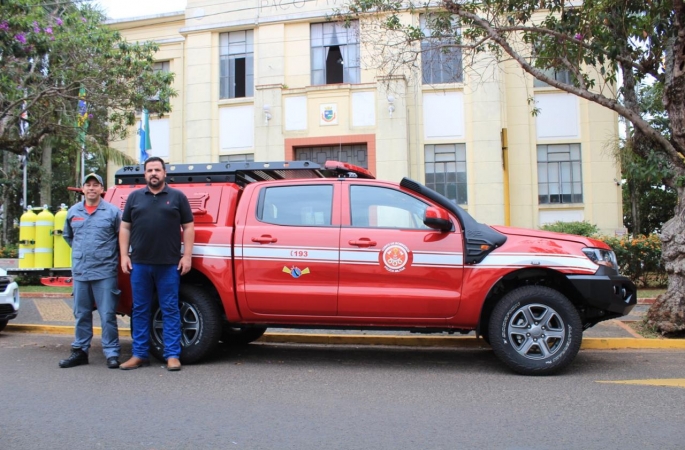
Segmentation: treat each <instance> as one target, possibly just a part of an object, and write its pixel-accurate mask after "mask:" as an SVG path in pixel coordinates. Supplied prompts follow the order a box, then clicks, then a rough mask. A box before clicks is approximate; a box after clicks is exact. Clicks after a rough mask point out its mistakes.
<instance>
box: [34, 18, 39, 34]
mask: <svg viewBox="0 0 685 450" xmlns="http://www.w3.org/2000/svg"><path fill="white" fill-rule="evenodd" d="M33 32H34V33H40V27H39V26H38V22H36V21H34V22H33Z"/></svg>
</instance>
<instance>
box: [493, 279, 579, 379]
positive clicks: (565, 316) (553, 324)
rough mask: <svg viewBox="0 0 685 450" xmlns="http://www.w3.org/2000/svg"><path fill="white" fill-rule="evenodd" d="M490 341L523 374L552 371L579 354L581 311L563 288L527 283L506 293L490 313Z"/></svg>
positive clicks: (543, 373)
mask: <svg viewBox="0 0 685 450" xmlns="http://www.w3.org/2000/svg"><path fill="white" fill-rule="evenodd" d="M489 334H490V345H491V346H492V349H493V351H494V352H495V355H497V357H498V358H499V359H500V360H502V362H504V363H505V364H506V365H507V366H509V368H511V369H512V370H514V371H515V372H518V373H520V374H523V375H550V374H553V373H555V372H558V371H559V370H561V369H563V368H565V367H566V366H568V365H569V364H570V363H571V362H572V361H573V359H574V358H575V357H576V355H577V354H578V350H580V343H581V341H582V336H583V330H582V324H581V321H580V317H579V315H578V311H577V310H576V308H575V307H574V306H573V304H572V303H571V302H570V301H569V300H568V299H567V298H566V297H565V296H564V295H562V294H561V293H560V292H558V291H555V290H554V289H551V288H548V287H545V286H524V287H520V288H518V289H515V290H513V291H511V292H509V293H508V294H507V295H505V296H504V297H503V298H502V300H500V302H499V303H498V304H497V306H495V309H494V310H493V312H492V316H490V324H489Z"/></svg>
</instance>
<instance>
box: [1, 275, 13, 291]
mask: <svg viewBox="0 0 685 450" xmlns="http://www.w3.org/2000/svg"><path fill="white" fill-rule="evenodd" d="M11 282H12V280H10V277H0V292H5V289H7V286H9V285H10V283H11Z"/></svg>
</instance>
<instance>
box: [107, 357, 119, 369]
mask: <svg viewBox="0 0 685 450" xmlns="http://www.w3.org/2000/svg"><path fill="white" fill-rule="evenodd" d="M107 367H108V368H110V369H118V368H119V357H117V356H111V357H109V358H107Z"/></svg>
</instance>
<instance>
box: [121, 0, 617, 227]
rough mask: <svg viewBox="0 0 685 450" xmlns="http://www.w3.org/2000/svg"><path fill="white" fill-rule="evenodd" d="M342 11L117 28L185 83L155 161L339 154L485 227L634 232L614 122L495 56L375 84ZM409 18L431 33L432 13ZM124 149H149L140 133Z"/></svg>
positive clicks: (277, 7)
mask: <svg viewBox="0 0 685 450" xmlns="http://www.w3.org/2000/svg"><path fill="white" fill-rule="evenodd" d="M341 6H342V3H341V2H340V0H338V1H337V3H336V0H260V1H257V2H254V1H228V0H227V1H224V2H221V1H216V0H212V1H209V0H204V1H201V0H188V4H187V8H186V10H185V11H182V12H179V13H171V14H162V15H158V16H154V17H134V18H131V19H123V20H115V21H111V22H110V26H112V27H114V28H116V29H118V30H119V31H120V32H121V34H122V35H123V36H124V38H125V39H127V40H129V41H154V42H156V43H157V44H158V45H159V46H160V50H159V52H158V53H157V55H156V59H157V63H156V68H157V69H158V70H167V71H171V72H173V73H174V74H175V79H174V88H175V89H176V90H177V91H178V93H179V95H178V96H177V97H175V98H173V99H172V107H173V112H172V113H171V114H169V115H167V116H164V117H162V118H157V117H151V120H150V135H151V140H152V151H151V152H150V153H151V154H152V155H156V156H160V157H162V158H164V159H165V160H166V161H168V162H170V163H209V162H212V163H217V162H223V161H226V162H232V161H253V160H254V161H284V160H304V159H307V160H313V161H317V162H323V161H325V160H331V159H332V160H342V161H346V162H351V163H354V164H357V165H360V166H363V167H366V168H368V169H369V170H370V171H371V172H373V173H374V174H375V175H376V177H377V178H380V179H387V180H393V181H399V180H400V179H401V178H402V177H404V176H408V177H410V178H413V179H416V180H418V181H421V182H423V183H425V184H426V185H428V186H429V187H431V188H433V189H435V190H437V191H438V192H441V193H442V194H444V195H446V196H447V197H449V198H451V199H453V200H454V201H455V202H457V203H459V204H460V205H461V206H462V207H464V208H465V209H467V210H468V211H469V213H471V214H472V215H473V216H474V217H475V218H476V219H477V220H479V221H481V222H485V223H489V224H505V225H512V226H519V227H527V228H537V227H539V226H540V225H542V224H545V223H550V222H554V221H557V220H563V221H571V220H587V221H589V222H591V223H594V224H597V225H598V226H599V227H600V228H601V230H602V231H603V232H604V233H609V234H614V232H617V231H619V230H622V229H623V226H622V209H621V187H620V183H618V181H617V180H620V171H619V169H618V168H617V166H616V163H615V161H614V159H613V157H612V152H611V151H610V150H607V148H608V146H609V145H610V144H611V143H613V142H615V141H616V139H617V137H618V117H617V115H616V114H615V113H614V112H612V111H610V110H608V109H605V108H602V107H600V106H598V105H596V104H593V103H591V102H588V101H586V100H583V99H580V98H578V97H575V96H572V95H570V94H566V93H563V92H561V91H558V90H556V89H553V88H551V87H549V86H546V85H543V84H541V83H539V82H536V81H534V80H533V78H532V77H530V76H528V75H525V74H524V73H523V72H522V70H521V69H520V68H518V67H517V66H516V65H514V64H513V63H498V62H496V61H495V60H494V58H491V57H488V56H487V55H486V56H482V57H481V59H480V60H479V61H476V62H475V63H476V64H477V65H479V67H476V68H474V67H471V70H464V68H463V67H462V60H461V54H460V53H458V51H452V52H449V53H445V52H444V51H443V52H440V51H437V52H434V53H433V58H427V57H426V56H425V55H428V54H430V52H431V49H430V48H429V47H427V48H424V49H423V50H425V51H424V52H423V55H424V56H423V58H424V61H423V62H419V64H418V71H419V73H418V76H415V77H412V76H405V75H404V74H399V75H392V76H386V75H383V74H379V73H378V71H377V70H375V69H374V70H371V69H369V68H367V66H366V65H365V64H364V57H365V54H364V52H365V46H364V33H363V32H359V31H358V30H359V24H358V23H352V25H351V26H350V27H343V26H341V25H339V24H336V23H335V22H330V21H327V19H326V16H327V15H328V14H331V12H332V10H333V8H336V7H341ZM405 19H406V20H408V21H411V22H412V23H415V24H416V25H418V26H424V18H423V16H422V15H421V14H416V15H415V16H409V15H408V16H407V17H406V18H405ZM422 45H423V44H422ZM426 45H430V42H429V40H427V44H426ZM367 56H368V55H367ZM471 64H473V62H471ZM562 75H563V74H559V76H562ZM530 99H533V100H534V102H535V105H536V108H537V109H538V111H539V112H538V114H537V115H533V114H532V113H531V109H532V108H531V103H530ZM113 146H114V147H115V148H118V149H119V150H122V151H124V152H127V153H128V154H130V155H131V156H137V155H138V142H137V136H136V135H135V133H132V134H131V136H130V138H129V139H127V140H126V141H120V142H116V143H114V144H113ZM110 177H112V174H110Z"/></svg>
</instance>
